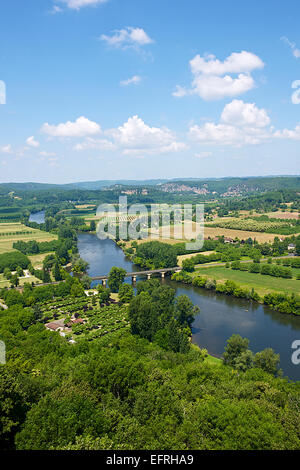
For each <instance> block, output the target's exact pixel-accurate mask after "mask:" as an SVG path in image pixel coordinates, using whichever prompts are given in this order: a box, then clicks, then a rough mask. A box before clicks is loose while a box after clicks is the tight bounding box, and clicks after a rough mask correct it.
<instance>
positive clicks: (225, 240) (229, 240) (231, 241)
mask: <svg viewBox="0 0 300 470" xmlns="http://www.w3.org/2000/svg"><path fill="white" fill-rule="evenodd" d="M224 243H231V244H233V243H234V240H233V238H230V237H224Z"/></svg>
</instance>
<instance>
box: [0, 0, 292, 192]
mask: <svg viewBox="0 0 300 470" xmlns="http://www.w3.org/2000/svg"><path fill="white" fill-rule="evenodd" d="M3 3H5V6H2V7H1V30H0V39H1V40H0V80H1V81H2V87H1V85H0V103H1V104H0V181H1V182H9V181H40V182H53V183H64V182H71V181H83V180H98V179H121V178H122V179H126V178H127V179H147V178H174V177H194V178H195V177H199V178H204V177H223V176H249V175H276V174H299V173H300V171H299V170H300V168H299V167H300V165H299V157H300V153H299V144H300V116H299V111H300V92H299V94H298V90H300V67H299V66H300V31H299V14H300V4H299V2H298V1H297V0H287V1H285V2H282V1H281V0H272V2H270V1H268V0H265V1H257V0H252V1H251V2H239V1H238V0H227V1H226V2H224V1H223V0H218V1H216V0H211V1H210V2H204V1H201V2H200V1H199V0H187V1H183V0H163V1H161V0H26V2H24V0H10V1H9V2H8V1H6V2H3ZM3 83H5V85H6V101H5V104H4V100H3V96H2V95H3V90H4V87H3ZM292 86H293V88H292ZM1 91H2V95H1ZM1 96H2V99H1Z"/></svg>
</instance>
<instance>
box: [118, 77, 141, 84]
mask: <svg viewBox="0 0 300 470" xmlns="http://www.w3.org/2000/svg"><path fill="white" fill-rule="evenodd" d="M141 80H142V78H141V77H140V76H139V75H134V76H133V77H131V78H128V79H127V80H122V81H121V82H120V85H121V86H128V85H137V84H138V83H140V81H141Z"/></svg>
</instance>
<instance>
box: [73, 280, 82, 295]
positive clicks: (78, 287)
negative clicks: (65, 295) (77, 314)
mask: <svg viewBox="0 0 300 470" xmlns="http://www.w3.org/2000/svg"><path fill="white" fill-rule="evenodd" d="M71 295H72V296H73V297H82V296H83V295H84V288H83V285H82V284H80V282H79V280H78V279H75V280H74V282H73V284H72V286H71Z"/></svg>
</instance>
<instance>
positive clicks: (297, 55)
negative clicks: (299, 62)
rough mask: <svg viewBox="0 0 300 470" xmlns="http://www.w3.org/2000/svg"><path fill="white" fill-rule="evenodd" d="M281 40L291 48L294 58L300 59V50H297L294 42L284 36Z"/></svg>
mask: <svg viewBox="0 0 300 470" xmlns="http://www.w3.org/2000/svg"><path fill="white" fill-rule="evenodd" d="M281 40H282V41H283V42H285V43H286V44H287V45H288V46H290V48H291V50H292V53H293V56H294V57H295V58H296V59H299V58H300V49H298V48H297V46H296V44H295V43H294V42H291V41H290V40H289V39H288V38H287V37H285V36H283V37H282V38H281Z"/></svg>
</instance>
